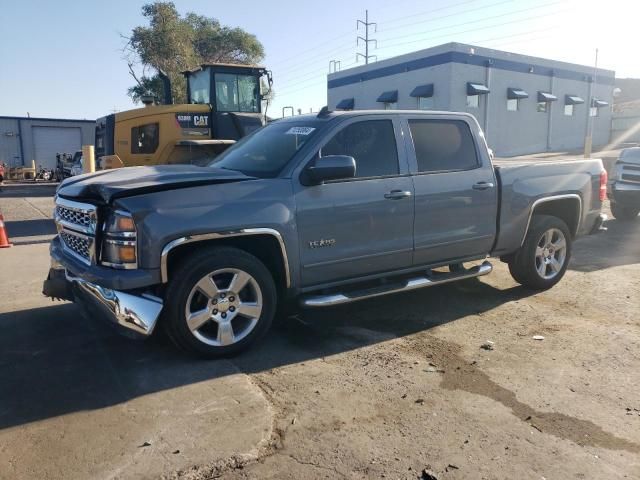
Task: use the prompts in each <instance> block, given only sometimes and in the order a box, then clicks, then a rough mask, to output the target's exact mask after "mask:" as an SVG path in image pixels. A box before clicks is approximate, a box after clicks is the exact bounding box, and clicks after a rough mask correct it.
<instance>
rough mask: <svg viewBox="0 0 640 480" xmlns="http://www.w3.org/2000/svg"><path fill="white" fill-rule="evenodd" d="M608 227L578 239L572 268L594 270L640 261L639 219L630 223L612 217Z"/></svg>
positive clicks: (570, 266)
mask: <svg viewBox="0 0 640 480" xmlns="http://www.w3.org/2000/svg"><path fill="white" fill-rule="evenodd" d="M605 226H606V227H607V231H606V232H603V233H601V234H597V235H590V236H587V237H582V238H580V239H578V241H576V243H575V245H574V248H573V256H572V259H571V264H570V265H569V268H570V269H571V270H576V271H579V272H594V271H597V270H603V269H605V268H610V267H617V266H621V265H631V264H634V263H640V241H639V239H640V218H638V219H636V220H635V221H630V222H629V221H627V222H623V221H620V220H615V219H614V220H609V221H607V222H606V223H605Z"/></svg>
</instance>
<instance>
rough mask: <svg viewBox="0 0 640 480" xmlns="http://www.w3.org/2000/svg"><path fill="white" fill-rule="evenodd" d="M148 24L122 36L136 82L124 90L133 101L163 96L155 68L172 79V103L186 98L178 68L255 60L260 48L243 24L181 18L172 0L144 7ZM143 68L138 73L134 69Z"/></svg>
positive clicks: (260, 56)
mask: <svg viewBox="0 0 640 480" xmlns="http://www.w3.org/2000/svg"><path fill="white" fill-rule="evenodd" d="M142 15H143V16H144V17H145V18H146V19H148V21H149V25H148V26H139V27H136V28H134V29H133V31H132V32H131V36H130V37H126V40H127V44H126V47H125V57H126V60H127V63H128V65H129V73H130V74H131V75H132V76H133V78H134V79H135V80H136V85H134V86H132V87H130V88H129V90H128V94H129V96H130V97H131V98H132V99H133V101H134V102H136V103H137V102H139V101H140V98H141V97H142V96H143V95H146V94H149V93H151V94H152V95H155V96H157V97H158V98H163V87H162V81H161V80H160V77H159V76H158V73H157V72H158V70H162V71H164V72H166V74H167V75H168V76H169V78H170V79H171V85H172V94H173V99H174V102H175V103H184V102H186V85H185V79H184V77H183V76H182V75H181V73H180V72H183V71H185V70H190V69H193V68H197V67H198V66H199V65H200V64H202V63H216V62H225V63H242V64H252V63H259V62H261V61H262V59H263V58H264V48H263V46H262V44H261V43H260V42H259V41H258V39H257V38H256V37H255V35H252V34H250V33H248V32H246V31H245V30H243V29H241V28H232V27H227V26H224V25H221V24H220V22H219V21H218V20H217V19H215V18H211V17H205V16H203V15H198V14H195V13H187V14H186V15H184V16H180V14H179V13H178V11H177V10H176V6H175V5H174V3H173V2H160V1H158V2H154V3H149V4H146V5H144V6H143V7H142ZM136 67H142V74H141V75H138V74H137V73H136Z"/></svg>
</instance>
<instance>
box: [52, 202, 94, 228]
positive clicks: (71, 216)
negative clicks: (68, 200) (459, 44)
mask: <svg viewBox="0 0 640 480" xmlns="http://www.w3.org/2000/svg"><path fill="white" fill-rule="evenodd" d="M56 213H57V215H58V216H59V217H60V218H61V219H62V220H64V221H65V222H68V223H71V224H74V225H80V226H82V227H84V228H88V227H90V226H91V214H90V213H89V212H85V211H81V210H72V209H70V208H67V207H63V206H62V205H58V206H56Z"/></svg>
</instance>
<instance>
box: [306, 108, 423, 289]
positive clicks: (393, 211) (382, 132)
mask: <svg viewBox="0 0 640 480" xmlns="http://www.w3.org/2000/svg"><path fill="white" fill-rule="evenodd" d="M399 145H402V141H401V137H400V124H399V121H397V120H396V119H394V118H393V117H384V116H380V115H376V116H362V117H357V118H354V119H352V120H349V121H347V122H343V123H342V124H340V125H339V126H338V127H337V129H334V130H333V131H332V132H331V133H330V134H329V135H328V136H327V141H326V142H324V144H323V146H322V147H321V149H320V151H319V152H318V153H317V156H327V155H348V156H351V157H353V158H354V159H355V161H356V176H355V178H347V179H342V180H332V181H327V182H325V183H323V184H321V185H313V186H304V185H299V186H298V187H299V190H298V191H297V193H296V208H297V225H298V235H299V241H300V259H301V265H302V269H301V270H302V271H301V279H302V285H303V287H308V286H313V285H320V284H327V283H332V282H339V281H341V280H346V279H352V278H355V277H363V276H366V275H371V274H377V273H383V272H386V271H392V270H398V269H401V268H406V267H410V266H411V264H412V257H413V220H414V200H413V193H414V191H413V181H412V179H411V177H410V176H409V175H408V165H407V162H406V157H405V153H404V149H399V148H398V146H399Z"/></svg>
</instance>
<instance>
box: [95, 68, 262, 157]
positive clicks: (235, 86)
mask: <svg viewBox="0 0 640 480" xmlns="http://www.w3.org/2000/svg"><path fill="white" fill-rule="evenodd" d="M182 73H183V75H184V76H185V77H186V79H187V101H188V103H186V104H179V105H174V104H173V100H172V97H171V83H170V81H169V78H168V77H167V75H165V74H164V73H163V72H160V77H161V79H162V80H163V90H164V93H165V94H164V99H163V102H162V103H163V104H161V105H158V104H157V101H156V99H155V98H154V97H152V96H146V97H143V98H142V102H143V103H144V104H145V106H144V107H142V108H136V109H134V110H127V111H125V112H119V113H115V114H111V115H107V116H106V117H102V118H99V119H98V120H97V125H96V138H95V155H96V163H97V165H98V168H100V169H109V168H120V167H130V166H140V165H162V164H168V163H204V162H207V161H208V159H210V158H213V157H215V156H216V155H217V154H218V153H220V152H222V151H223V150H224V149H226V148H228V147H229V146H230V145H232V144H233V143H235V142H236V141H237V140H238V139H240V138H242V137H244V136H245V135H248V134H249V133H251V132H253V131H254V130H256V129H258V128H260V127H261V126H262V125H264V123H265V118H266V116H265V115H264V114H263V112H262V111H261V110H262V100H263V99H264V97H265V95H266V94H268V91H267V92H265V94H263V93H262V92H261V90H262V87H263V86H264V87H265V88H268V89H269V90H270V89H271V85H272V83H273V82H272V78H271V72H270V71H268V70H266V69H265V68H264V67H260V66H256V65H234V64H222V63H213V64H204V65H201V66H200V67H199V68H197V69H195V70H190V71H186V72H182ZM265 80H266V81H265Z"/></svg>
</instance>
